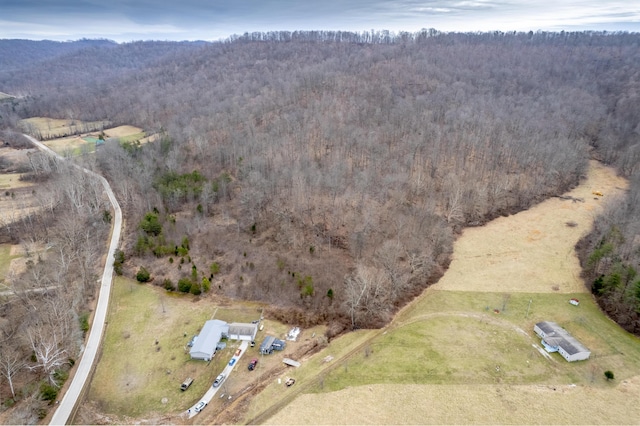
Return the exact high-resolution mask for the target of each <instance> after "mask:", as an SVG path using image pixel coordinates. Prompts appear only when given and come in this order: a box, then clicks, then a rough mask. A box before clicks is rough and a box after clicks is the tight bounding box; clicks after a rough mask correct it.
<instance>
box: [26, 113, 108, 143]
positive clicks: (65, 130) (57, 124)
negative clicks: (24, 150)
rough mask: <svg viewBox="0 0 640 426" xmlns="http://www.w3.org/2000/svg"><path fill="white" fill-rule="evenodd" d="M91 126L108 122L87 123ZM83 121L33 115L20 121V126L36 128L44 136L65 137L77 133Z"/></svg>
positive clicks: (96, 126)
mask: <svg viewBox="0 0 640 426" xmlns="http://www.w3.org/2000/svg"><path fill="white" fill-rule="evenodd" d="M86 124H87V125H88V126H89V127H92V128H100V127H101V126H106V125H108V123H107V122H102V121H92V122H88V123H86ZM82 125H83V122H82V121H79V120H69V119H57V118H49V117H31V118H26V119H24V120H21V121H20V126H21V127H22V128H24V129H25V130H27V131H29V130H30V129H32V128H33V129H36V130H38V131H39V132H40V134H41V135H42V136H43V137H44V138H47V139H48V138H55V137H63V136H67V135H70V134H75V133H77V132H78V130H80V129H81V128H82Z"/></svg>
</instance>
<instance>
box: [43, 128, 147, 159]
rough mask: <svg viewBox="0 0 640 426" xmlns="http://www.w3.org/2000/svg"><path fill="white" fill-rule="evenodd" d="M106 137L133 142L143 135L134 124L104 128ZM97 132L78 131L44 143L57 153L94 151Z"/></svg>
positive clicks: (78, 153)
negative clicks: (78, 132)
mask: <svg viewBox="0 0 640 426" xmlns="http://www.w3.org/2000/svg"><path fill="white" fill-rule="evenodd" d="M104 134H105V136H106V137H107V138H117V139H118V140H120V141H121V142H133V141H137V140H141V139H143V138H144V137H145V133H144V131H142V129H140V128H139V127H135V126H118V127H114V128H111V129H105V130H104ZM98 136H99V132H90V133H80V134H78V135H75V136H68V137H62V138H57V139H51V140H48V141H45V142H44V143H45V145H47V146H48V147H49V148H51V149H52V150H54V151H55V152H57V153H58V154H67V153H69V154H70V155H80V154H82V153H89V152H95V150H96V141H97V140H98Z"/></svg>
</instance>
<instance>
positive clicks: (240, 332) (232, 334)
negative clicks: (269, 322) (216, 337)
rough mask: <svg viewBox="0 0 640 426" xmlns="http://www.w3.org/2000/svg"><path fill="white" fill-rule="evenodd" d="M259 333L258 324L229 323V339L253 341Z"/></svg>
mask: <svg viewBox="0 0 640 426" xmlns="http://www.w3.org/2000/svg"><path fill="white" fill-rule="evenodd" d="M256 334H258V324H251V323H240V322H232V323H231V324H229V339H232V340H246V341H249V342H252V341H254V340H255V339H256Z"/></svg>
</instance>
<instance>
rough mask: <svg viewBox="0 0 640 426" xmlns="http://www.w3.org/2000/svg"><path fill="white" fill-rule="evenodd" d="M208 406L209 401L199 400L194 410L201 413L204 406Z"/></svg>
mask: <svg viewBox="0 0 640 426" xmlns="http://www.w3.org/2000/svg"><path fill="white" fill-rule="evenodd" d="M206 406H207V403H206V402H204V401H200V402H198V405H196V406H195V408H194V410H195V412H196V413H199V412H200V411H202V410H204V407H206Z"/></svg>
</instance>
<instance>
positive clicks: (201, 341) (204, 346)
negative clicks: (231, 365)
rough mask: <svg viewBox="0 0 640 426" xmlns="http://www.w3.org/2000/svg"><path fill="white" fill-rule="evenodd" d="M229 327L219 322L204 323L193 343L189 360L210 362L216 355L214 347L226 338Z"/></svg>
mask: <svg viewBox="0 0 640 426" xmlns="http://www.w3.org/2000/svg"><path fill="white" fill-rule="evenodd" d="M228 333H229V325H228V324H227V323H226V322H224V321H220V320H209V321H207V322H205V323H204V327H202V330H201V331H200V334H199V335H198V338H197V339H196V341H195V342H194V343H193V346H192V347H191V350H190V351H189V355H191V359H202V360H204V361H210V360H211V358H213V354H215V353H216V346H217V345H218V342H220V339H222V338H223V337H228Z"/></svg>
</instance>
